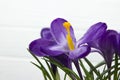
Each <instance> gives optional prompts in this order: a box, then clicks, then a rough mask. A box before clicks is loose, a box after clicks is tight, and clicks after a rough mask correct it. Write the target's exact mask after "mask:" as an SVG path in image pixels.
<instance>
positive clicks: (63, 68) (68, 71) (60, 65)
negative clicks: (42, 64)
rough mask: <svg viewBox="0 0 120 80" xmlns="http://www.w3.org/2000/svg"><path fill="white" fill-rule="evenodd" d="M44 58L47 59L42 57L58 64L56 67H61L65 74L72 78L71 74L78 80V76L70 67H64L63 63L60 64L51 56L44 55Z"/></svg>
mask: <svg viewBox="0 0 120 80" xmlns="http://www.w3.org/2000/svg"><path fill="white" fill-rule="evenodd" d="M46 58H47V59H45V58H44V59H45V60H47V61H49V62H50V63H52V64H54V65H56V66H58V67H59V68H60V69H62V70H63V71H64V72H65V73H66V74H67V75H69V77H70V78H73V76H72V75H74V76H75V78H76V79H77V80H80V77H79V76H78V75H77V74H76V73H75V72H74V71H72V70H71V69H69V68H66V67H65V66H64V65H62V64H61V63H59V62H58V61H56V60H54V59H53V58H50V57H46Z"/></svg>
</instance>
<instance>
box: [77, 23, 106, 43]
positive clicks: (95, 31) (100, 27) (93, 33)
mask: <svg viewBox="0 0 120 80" xmlns="http://www.w3.org/2000/svg"><path fill="white" fill-rule="evenodd" d="M106 29H107V25H106V24H105V23H102V22H99V23H96V24H94V25H92V26H91V27H90V28H89V29H88V31H87V32H86V33H85V34H84V36H83V37H82V38H81V39H80V40H79V44H82V43H90V42H91V41H94V40H96V39H98V38H99V37H101V35H103V33H105V31H106Z"/></svg>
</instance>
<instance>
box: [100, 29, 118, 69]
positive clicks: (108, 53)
mask: <svg viewBox="0 0 120 80" xmlns="http://www.w3.org/2000/svg"><path fill="white" fill-rule="evenodd" d="M116 38H117V32H116V31H114V30H108V31H107V32H106V33H105V34H104V35H103V36H102V37H101V39H100V40H99V43H98V45H99V50H101V52H102V54H101V55H102V56H103V57H104V59H105V61H106V63H107V66H108V67H109V68H110V66H111V62H112V57H113V54H114V53H115V47H116V44H117V43H116Z"/></svg>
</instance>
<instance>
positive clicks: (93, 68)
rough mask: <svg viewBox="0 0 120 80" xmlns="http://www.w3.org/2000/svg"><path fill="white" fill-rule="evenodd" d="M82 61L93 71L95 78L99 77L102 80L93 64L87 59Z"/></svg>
mask: <svg viewBox="0 0 120 80" xmlns="http://www.w3.org/2000/svg"><path fill="white" fill-rule="evenodd" d="M84 60H85V61H86V63H87V64H88V65H89V67H90V68H91V70H92V71H94V72H95V74H96V75H97V76H99V78H100V80H102V76H101V74H100V72H99V71H98V70H97V69H96V68H95V67H94V66H93V64H92V63H91V62H90V61H89V60H88V59H87V58H84Z"/></svg>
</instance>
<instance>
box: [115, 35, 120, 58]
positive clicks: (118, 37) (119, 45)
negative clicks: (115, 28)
mask: <svg viewBox="0 0 120 80" xmlns="http://www.w3.org/2000/svg"><path fill="white" fill-rule="evenodd" d="M115 49H116V52H115V53H117V54H118V56H119V57H120V33H118V36H117V48H115Z"/></svg>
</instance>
